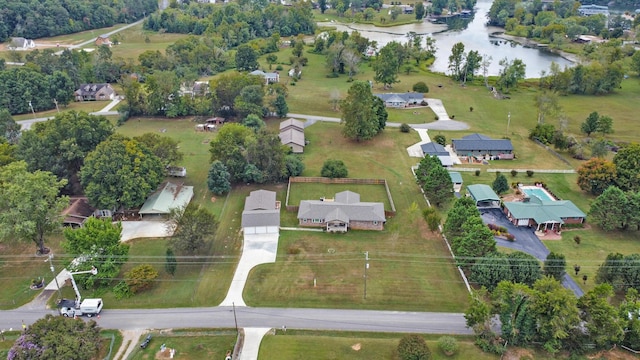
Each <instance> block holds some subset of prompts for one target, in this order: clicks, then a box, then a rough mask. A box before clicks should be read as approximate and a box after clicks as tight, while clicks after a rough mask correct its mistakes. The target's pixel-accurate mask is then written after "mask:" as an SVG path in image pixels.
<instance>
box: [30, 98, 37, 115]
mask: <svg viewBox="0 0 640 360" xmlns="http://www.w3.org/2000/svg"><path fill="white" fill-rule="evenodd" d="M29 107H30V108H31V112H32V113H33V118H34V119H35V118H36V111H35V110H34V109H33V104H32V103H31V101H29Z"/></svg>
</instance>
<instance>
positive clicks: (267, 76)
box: [249, 70, 280, 85]
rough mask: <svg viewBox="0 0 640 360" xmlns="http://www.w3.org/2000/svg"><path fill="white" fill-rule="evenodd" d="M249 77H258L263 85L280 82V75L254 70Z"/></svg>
mask: <svg viewBox="0 0 640 360" xmlns="http://www.w3.org/2000/svg"><path fill="white" fill-rule="evenodd" d="M249 75H254V76H260V77H262V78H264V83H265V85H269V84H275V83H278V82H280V73H278V72H277V71H276V72H264V71H262V70H254V71H252V72H250V73H249Z"/></svg>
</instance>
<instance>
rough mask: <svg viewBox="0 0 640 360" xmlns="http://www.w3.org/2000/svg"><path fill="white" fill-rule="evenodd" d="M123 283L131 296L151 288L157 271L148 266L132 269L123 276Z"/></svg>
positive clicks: (143, 265)
mask: <svg viewBox="0 0 640 360" xmlns="http://www.w3.org/2000/svg"><path fill="white" fill-rule="evenodd" d="M124 276H125V281H126V283H127V285H128V286H129V290H130V291H131V293H133V294H137V293H139V292H141V291H144V290H147V289H149V288H151V286H152V285H153V281H154V280H155V279H156V278H157V277H158V271H156V269H154V268H153V266H151V265H149V264H142V265H138V266H136V267H134V268H133V269H131V270H130V271H129V272H127V273H126V274H125V275H124Z"/></svg>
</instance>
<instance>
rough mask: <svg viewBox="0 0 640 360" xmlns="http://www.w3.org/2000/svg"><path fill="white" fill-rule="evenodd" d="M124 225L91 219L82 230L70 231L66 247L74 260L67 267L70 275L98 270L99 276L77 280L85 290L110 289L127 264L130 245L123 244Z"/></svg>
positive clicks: (64, 243) (63, 245) (67, 230)
mask: <svg viewBox="0 0 640 360" xmlns="http://www.w3.org/2000/svg"><path fill="white" fill-rule="evenodd" d="M121 234H122V225H121V224H120V223H119V222H118V223H112V222H111V220H110V219H97V218H94V217H91V218H89V219H87V221H86V222H85V223H84V225H83V226H82V227H81V228H79V229H72V228H66V229H65V230H64V241H63V242H62V247H63V248H64V250H65V251H66V253H67V254H70V255H72V256H73V258H74V259H82V261H72V262H71V263H70V264H69V265H67V269H69V270H70V271H84V270H89V269H91V267H94V266H95V267H96V268H97V269H98V273H97V274H96V275H92V276H83V277H78V278H76V281H77V282H78V283H80V284H83V285H84V286H85V287H87V288H89V287H93V285H97V286H107V285H109V284H110V283H111V281H112V280H113V279H115V278H117V277H118V274H119V273H120V268H121V267H122V265H123V264H124V263H125V262H126V261H127V255H128V254H129V245H127V244H125V243H122V242H121V241H120V236H121Z"/></svg>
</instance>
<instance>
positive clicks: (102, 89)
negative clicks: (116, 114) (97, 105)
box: [74, 84, 116, 101]
mask: <svg viewBox="0 0 640 360" xmlns="http://www.w3.org/2000/svg"><path fill="white" fill-rule="evenodd" d="M74 95H75V97H76V101H107V100H113V99H114V98H115V97H116V91H115V90H114V89H113V88H112V87H111V85H110V84H82V85H80V88H79V89H78V90H76V91H75V92H74Z"/></svg>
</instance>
